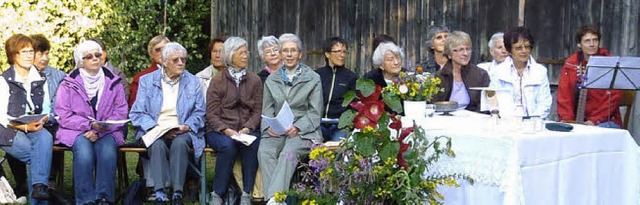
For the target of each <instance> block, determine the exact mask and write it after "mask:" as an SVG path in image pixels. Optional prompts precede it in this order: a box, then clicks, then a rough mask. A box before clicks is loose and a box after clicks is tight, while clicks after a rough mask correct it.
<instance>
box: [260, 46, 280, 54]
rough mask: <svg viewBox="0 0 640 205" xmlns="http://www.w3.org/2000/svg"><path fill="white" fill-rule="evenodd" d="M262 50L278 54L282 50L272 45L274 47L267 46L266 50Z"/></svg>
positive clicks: (266, 52) (265, 52)
mask: <svg viewBox="0 0 640 205" xmlns="http://www.w3.org/2000/svg"><path fill="white" fill-rule="evenodd" d="M262 52H263V53H264V54H266V55H274V54H275V55H277V54H278V52H280V50H278V48H277V47H272V48H265V49H264V50H262Z"/></svg>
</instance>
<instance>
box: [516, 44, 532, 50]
mask: <svg viewBox="0 0 640 205" xmlns="http://www.w3.org/2000/svg"><path fill="white" fill-rule="evenodd" d="M531 48H533V47H532V46H531V45H529V44H525V45H521V46H517V47H513V50H514V51H525V50H527V51H530V50H531Z"/></svg>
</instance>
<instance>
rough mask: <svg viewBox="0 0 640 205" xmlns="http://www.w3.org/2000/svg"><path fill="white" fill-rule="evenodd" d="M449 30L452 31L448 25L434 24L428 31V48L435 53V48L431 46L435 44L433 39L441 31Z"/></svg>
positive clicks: (446, 31)
mask: <svg viewBox="0 0 640 205" xmlns="http://www.w3.org/2000/svg"><path fill="white" fill-rule="evenodd" d="M449 32H451V31H450V30H449V27H447V26H446V25H441V26H432V27H431V28H429V31H428V32H427V48H429V52H431V53H433V49H432V48H431V47H432V46H433V39H435V38H436V36H437V35H438V34H439V33H449Z"/></svg>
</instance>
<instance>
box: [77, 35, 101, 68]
mask: <svg viewBox="0 0 640 205" xmlns="http://www.w3.org/2000/svg"><path fill="white" fill-rule="evenodd" d="M93 50H98V51H99V52H100V53H102V47H100V44H98V43H96V42H95V41H91V40H86V41H83V42H82V43H80V44H78V46H76V49H75V50H73V60H74V61H75V63H76V68H80V67H82V66H83V65H82V58H83V57H84V56H85V55H87V53H89V51H93Z"/></svg>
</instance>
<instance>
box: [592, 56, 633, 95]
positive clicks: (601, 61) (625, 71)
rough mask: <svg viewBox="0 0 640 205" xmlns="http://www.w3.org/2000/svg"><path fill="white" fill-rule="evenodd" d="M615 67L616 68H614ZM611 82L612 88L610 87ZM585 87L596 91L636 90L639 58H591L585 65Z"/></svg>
mask: <svg viewBox="0 0 640 205" xmlns="http://www.w3.org/2000/svg"><path fill="white" fill-rule="evenodd" d="M616 66H618V67H617V68H616ZM616 69H617V73H616ZM614 74H615V79H614ZM612 81H613V86H612V85H611V82H612ZM585 85H586V87H587V88H596V89H609V88H613V89H628V90H638V89H639V86H640V58H638V57H618V56H612V57H611V56H592V57H591V58H590V59H589V63H588V64H587V80H586V83H585Z"/></svg>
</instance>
